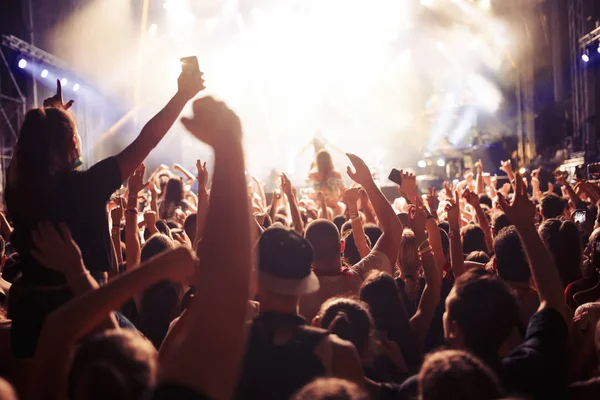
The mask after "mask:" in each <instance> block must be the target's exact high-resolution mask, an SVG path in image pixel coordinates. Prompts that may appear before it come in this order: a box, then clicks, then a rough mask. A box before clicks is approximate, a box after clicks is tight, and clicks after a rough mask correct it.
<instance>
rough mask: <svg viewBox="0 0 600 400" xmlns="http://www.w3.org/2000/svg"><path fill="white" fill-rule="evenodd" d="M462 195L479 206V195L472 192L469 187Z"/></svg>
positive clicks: (475, 205) (472, 203)
mask: <svg viewBox="0 0 600 400" xmlns="http://www.w3.org/2000/svg"><path fill="white" fill-rule="evenodd" d="M462 197H463V198H464V199H465V200H466V201H467V203H469V204H470V205H472V206H473V207H477V206H478V205H479V196H477V195H476V194H475V193H473V192H471V191H470V190H469V189H465V191H464V192H463V195H462Z"/></svg>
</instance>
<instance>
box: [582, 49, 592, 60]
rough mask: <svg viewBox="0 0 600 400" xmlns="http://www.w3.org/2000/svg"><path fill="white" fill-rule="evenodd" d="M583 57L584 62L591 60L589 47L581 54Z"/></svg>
mask: <svg viewBox="0 0 600 400" xmlns="http://www.w3.org/2000/svg"><path fill="white" fill-rule="evenodd" d="M581 59H582V60H583V62H586V63H587V62H590V52H589V51H588V49H585V51H584V52H583V54H582V55H581Z"/></svg>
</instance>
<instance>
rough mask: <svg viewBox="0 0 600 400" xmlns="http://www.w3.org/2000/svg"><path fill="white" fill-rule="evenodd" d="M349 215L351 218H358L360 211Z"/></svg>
mask: <svg viewBox="0 0 600 400" xmlns="http://www.w3.org/2000/svg"><path fill="white" fill-rule="evenodd" d="M348 216H349V217H350V219H354V218H358V213H350V214H349V215H348Z"/></svg>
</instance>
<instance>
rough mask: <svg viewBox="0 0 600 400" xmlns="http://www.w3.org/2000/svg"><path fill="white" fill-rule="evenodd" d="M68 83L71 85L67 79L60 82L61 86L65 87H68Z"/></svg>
mask: <svg viewBox="0 0 600 400" xmlns="http://www.w3.org/2000/svg"><path fill="white" fill-rule="evenodd" d="M67 83H69V80H68V79H67V78H62V79H61V80H60V84H61V85H63V86H67Z"/></svg>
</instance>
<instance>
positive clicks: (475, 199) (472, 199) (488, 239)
mask: <svg viewBox="0 0 600 400" xmlns="http://www.w3.org/2000/svg"><path fill="white" fill-rule="evenodd" d="M463 197H464V198H465V200H467V202H468V203H469V204H470V205H471V206H472V207H473V208H474V209H475V213H476V214H477V222H479V226H480V227H481V229H482V230H483V233H484V234H485V244H486V247H487V249H488V254H492V252H493V251H494V240H493V239H492V228H491V227H490V222H489V221H488V219H487V217H486V215H485V211H483V209H482V208H481V205H480V204H479V196H477V195H476V194H475V193H473V192H471V191H470V190H469V189H467V190H465V191H464V193H463Z"/></svg>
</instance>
